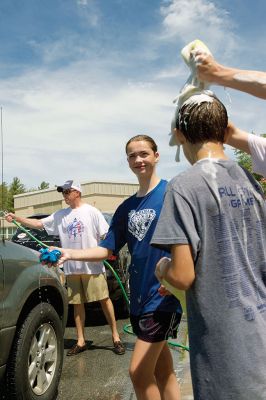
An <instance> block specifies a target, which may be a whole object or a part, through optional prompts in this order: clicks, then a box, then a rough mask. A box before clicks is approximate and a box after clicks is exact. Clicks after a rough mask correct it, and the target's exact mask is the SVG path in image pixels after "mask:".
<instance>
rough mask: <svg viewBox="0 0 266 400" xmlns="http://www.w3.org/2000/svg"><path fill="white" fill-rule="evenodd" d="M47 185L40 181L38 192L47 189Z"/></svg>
mask: <svg viewBox="0 0 266 400" xmlns="http://www.w3.org/2000/svg"><path fill="white" fill-rule="evenodd" d="M49 185H50V184H49V183H48V182H45V181H42V182H41V184H40V186H38V190H44V189H49Z"/></svg>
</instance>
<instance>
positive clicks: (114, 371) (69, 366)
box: [57, 319, 193, 400]
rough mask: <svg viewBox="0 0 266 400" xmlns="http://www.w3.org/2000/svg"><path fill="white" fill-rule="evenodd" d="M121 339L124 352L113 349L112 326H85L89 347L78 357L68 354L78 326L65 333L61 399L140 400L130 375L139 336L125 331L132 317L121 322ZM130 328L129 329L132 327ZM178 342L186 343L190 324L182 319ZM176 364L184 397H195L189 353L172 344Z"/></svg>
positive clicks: (184, 398) (118, 322)
mask: <svg viewBox="0 0 266 400" xmlns="http://www.w3.org/2000/svg"><path fill="white" fill-rule="evenodd" d="M117 324H118V330H119V332H120V333H121V339H122V341H123V343H124V345H125V347H126V353H125V354H124V355H116V354H115V353H114V352H113V347H112V338H111V331H110V328H109V326H108V325H100V326H88V327H86V328H85V331H86V340H87V344H88V350H86V351H84V352H83V353H80V354H78V355H76V356H71V357H67V356H66V353H67V351H68V349H69V348H70V347H72V345H73V344H74V343H75V338H76V332H75V328H74V327H68V328H67V329H66V332H65V359H64V367H63V372H62V377H61V381H60V385H59V392H58V397H57V400H65V399H68V400H136V397H135V394H134V390H133V387H132V383H131V381H130V378H129V375H128V366H129V362H130V358H131V354H132V350H133V348H134V343H135V336H134V335H132V334H129V333H125V332H124V330H123V327H125V326H127V325H128V324H129V320H128V319H122V320H118V321H117ZM128 329H129V328H128ZM176 342H177V343H182V344H186V343H185V342H186V323H185V322H182V323H181V326H180V331H179V334H178V338H177V341H176ZM171 352H172V355H173V359H174V367H175V372H176V375H177V378H178V380H179V382H180V384H181V392H182V400H193V395H192V388H191V379H190V372H189V360H188V352H187V351H185V350H182V349H180V348H179V347H172V346H171Z"/></svg>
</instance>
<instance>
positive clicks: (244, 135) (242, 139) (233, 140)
mask: <svg viewBox="0 0 266 400" xmlns="http://www.w3.org/2000/svg"><path fill="white" fill-rule="evenodd" d="M249 135H251V134H250V133H248V132H245V131H243V130H242V129H239V128H237V127H236V126H235V125H234V124H233V123H232V122H228V126H227V128H226V134H225V143H226V144H229V145H230V146H232V147H235V148H236V149H239V150H242V151H244V152H246V153H248V154H251V153H250V149H249V145H248V136H249Z"/></svg>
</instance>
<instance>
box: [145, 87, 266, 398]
mask: <svg viewBox="0 0 266 400" xmlns="http://www.w3.org/2000/svg"><path fill="white" fill-rule="evenodd" d="M227 123H228V120H227V113H226V110H225V108H224V106H223V104H222V103H221V102H220V101H219V100H218V99H217V98H216V97H214V96H213V95H210V94H196V95H194V96H191V97H190V98H189V99H188V100H187V101H186V102H185V103H184V104H183V106H182V107H181V109H180V111H179V113H178V116H177V129H176V132H175V133H176V137H177V140H178V142H179V144H181V145H182V146H183V151H184V154H185V156H186V158H187V159H188V161H189V162H190V163H191V164H192V165H193V166H192V167H191V168H190V169H189V170H187V171H185V172H183V173H181V174H179V175H178V176H176V177H175V178H174V179H172V180H171V182H170V183H169V184H168V188H167V191H166V195H165V200H164V206H163V209H162V212H161V215H160V219H159V222H158V224H157V227H156V230H155V233H154V236H153V239H152V242H151V243H152V245H155V246H157V247H160V248H163V249H168V250H171V255H172V260H169V259H162V260H161V261H160V262H159V263H158V266H157V274H158V275H159V276H160V278H165V279H166V280H167V281H168V282H169V283H170V284H172V285H173V286H175V287H177V288H179V289H183V290H186V291H187V292H186V298H187V313H188V327H189V343H190V364H191V375H192V383H193V391H194V399H195V400H229V399H230V400H265V399H266V247H265V243H266V209H265V204H264V195H263V192H262V190H261V187H260V185H259V184H258V183H257V182H256V181H255V179H254V178H253V177H252V175H251V174H249V172H247V171H246V170H244V169H243V168H241V167H240V166H239V165H238V164H237V163H235V162H233V161H231V160H229V159H228V158H227V157H226V155H225V154H224V151H223V143H224V142H225V135H226V127H227Z"/></svg>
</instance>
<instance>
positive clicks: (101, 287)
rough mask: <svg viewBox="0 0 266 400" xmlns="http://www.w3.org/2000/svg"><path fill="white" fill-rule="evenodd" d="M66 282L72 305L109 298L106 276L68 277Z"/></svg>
mask: <svg viewBox="0 0 266 400" xmlns="http://www.w3.org/2000/svg"><path fill="white" fill-rule="evenodd" d="M66 280H67V293H68V300H69V303H70V304H82V303H90V302H92V301H99V300H103V299H106V298H108V297H109V291H108V286H107V281H106V275H105V274H94V275H88V274H82V275H68V276H67V277H66Z"/></svg>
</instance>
